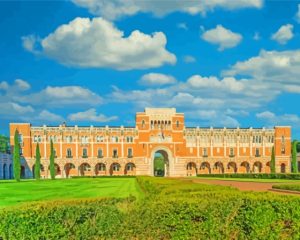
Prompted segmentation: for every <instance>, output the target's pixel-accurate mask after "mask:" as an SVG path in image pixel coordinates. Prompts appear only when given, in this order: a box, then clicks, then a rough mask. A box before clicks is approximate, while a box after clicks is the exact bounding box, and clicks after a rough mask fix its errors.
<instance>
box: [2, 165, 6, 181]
mask: <svg viewBox="0 0 300 240" xmlns="http://www.w3.org/2000/svg"><path fill="white" fill-rule="evenodd" d="M6 168H7V167H6V163H4V164H3V169H2V171H3V174H2V176H3V179H6V178H7V174H6Z"/></svg>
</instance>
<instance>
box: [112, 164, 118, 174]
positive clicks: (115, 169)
mask: <svg viewBox="0 0 300 240" xmlns="http://www.w3.org/2000/svg"><path fill="white" fill-rule="evenodd" d="M112 169H113V171H116V172H118V171H120V164H117V163H114V165H113V167H112Z"/></svg>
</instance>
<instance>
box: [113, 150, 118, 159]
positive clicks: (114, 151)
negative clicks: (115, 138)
mask: <svg viewBox="0 0 300 240" xmlns="http://www.w3.org/2000/svg"><path fill="white" fill-rule="evenodd" d="M113 157H114V158H117V157H118V150H117V149H114V150H113Z"/></svg>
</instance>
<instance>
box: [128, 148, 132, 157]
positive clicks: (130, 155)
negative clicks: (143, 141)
mask: <svg viewBox="0 0 300 240" xmlns="http://www.w3.org/2000/svg"><path fill="white" fill-rule="evenodd" d="M127 156H128V157H129V158H132V148H128V149H127Z"/></svg>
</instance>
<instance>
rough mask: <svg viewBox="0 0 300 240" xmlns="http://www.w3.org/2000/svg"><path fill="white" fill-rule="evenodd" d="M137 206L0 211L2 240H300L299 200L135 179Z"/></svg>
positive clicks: (68, 204)
mask: <svg viewBox="0 0 300 240" xmlns="http://www.w3.org/2000/svg"><path fill="white" fill-rule="evenodd" d="M137 181H138V183H139V185H140V187H141V189H142V190H143V191H144V192H145V197H144V198H143V199H140V200H135V199H134V198H133V197H130V198H126V199H99V200H97V199H96V200H76V201H75V200H74V201H56V202H47V203H39V204H35V205H28V206H26V207H22V208H21V209H18V208H17V207H15V208H11V209H5V210H2V211H0V238H1V237H2V238H3V239H47V240H48V239H300V221H299V219H300V198H298V197H292V196H281V195H275V194H272V193H259V192H257V193H253V192H241V191H239V190H237V189H235V188H231V187H223V186H214V185H208V184H197V183H193V182H192V179H191V180H178V179H165V178H151V177H137Z"/></svg>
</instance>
